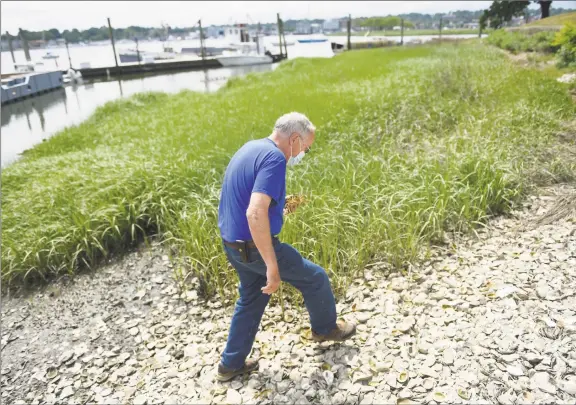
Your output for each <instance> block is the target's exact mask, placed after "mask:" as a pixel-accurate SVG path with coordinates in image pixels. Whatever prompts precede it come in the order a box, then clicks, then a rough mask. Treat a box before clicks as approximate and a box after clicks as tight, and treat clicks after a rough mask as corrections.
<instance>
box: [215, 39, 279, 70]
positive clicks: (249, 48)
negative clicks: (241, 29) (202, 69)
mask: <svg viewBox="0 0 576 405" xmlns="http://www.w3.org/2000/svg"><path fill="white" fill-rule="evenodd" d="M235 46H236V47H237V49H236V50H235V51H224V52H222V56H217V57H216V60H217V61H218V62H220V64H221V65H222V66H226V67H227V66H249V65H264V64H267V63H272V62H273V59H272V57H271V56H270V55H268V54H267V53H264V54H262V53H258V51H256V50H255V49H254V44H250V43H244V44H237V45H235Z"/></svg>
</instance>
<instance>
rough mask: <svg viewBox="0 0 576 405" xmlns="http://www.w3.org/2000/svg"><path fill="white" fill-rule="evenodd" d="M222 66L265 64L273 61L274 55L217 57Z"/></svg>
mask: <svg viewBox="0 0 576 405" xmlns="http://www.w3.org/2000/svg"><path fill="white" fill-rule="evenodd" d="M216 60H217V61H218V62H220V64H221V65H222V66H225V67H228V66H250V65H265V64H268V63H272V62H273V60H272V57H270V56H268V55H237V56H219V57H217V58H216Z"/></svg>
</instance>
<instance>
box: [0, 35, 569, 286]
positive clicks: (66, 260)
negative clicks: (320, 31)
mask: <svg viewBox="0 0 576 405" xmlns="http://www.w3.org/2000/svg"><path fill="white" fill-rule="evenodd" d="M294 110H295V111H301V112H303V113H305V114H307V115H308V116H309V117H310V118H311V120H312V121H313V122H314V123H315V124H316V126H317V127H318V132H317V137H316V139H317V140H316V144H315V145H314V152H313V153H310V154H309V155H307V157H306V159H305V160H304V162H303V163H302V164H301V165H300V166H298V167H296V168H295V169H294V170H290V171H289V175H288V185H287V187H288V192H289V193H302V194H304V195H306V196H307V198H308V200H309V203H308V204H307V205H304V206H302V207H301V208H299V210H298V211H297V213H296V214H294V215H292V216H290V217H288V218H287V219H286V224H285V228H284V230H283V232H282V235H281V237H282V239H283V240H284V241H287V242H290V243H292V244H294V245H295V246H297V247H298V248H299V249H301V251H302V252H303V253H304V254H305V255H306V256H307V257H309V258H310V259H312V260H314V261H316V262H318V263H319V264H321V265H322V266H324V267H325V268H326V269H327V270H328V271H329V273H330V275H331V277H332V280H333V281H334V283H335V286H336V290H337V291H339V292H341V291H342V288H343V287H344V286H345V285H346V283H347V282H348V281H349V280H350V279H351V277H353V276H354V275H355V274H357V272H358V271H361V269H362V268H363V267H364V266H365V265H366V263H368V262H370V261H375V260H386V261H389V262H390V263H392V264H394V265H399V266H401V265H403V264H404V263H406V262H407V261H410V260H414V259H415V258H416V257H417V255H418V254H419V253H421V252H422V251H423V250H425V249H426V246H428V244H429V243H430V242H435V241H440V240H442V237H443V232H445V231H446V230H467V229H469V228H470V227H471V226H474V225H475V224H477V223H479V222H482V221H484V220H485V219H486V218H487V216H488V215H493V214H499V213H502V212H505V211H507V210H508V209H509V207H510V204H511V202H512V201H514V200H515V199H516V198H518V197H519V196H520V195H521V194H522V193H523V191H524V190H525V187H526V186H529V185H530V184H531V183H532V181H534V179H535V178H540V179H541V180H542V181H550V180H556V181H560V180H563V179H566V178H569V177H570V176H573V175H574V169H575V167H574V163H573V162H572V161H570V160H568V159H565V158H564V157H563V156H562V155H561V153H560V152H558V151H557V150H555V149H554V148H556V146H555V145H556V134H557V133H558V132H559V131H561V125H562V123H563V122H564V121H566V120H568V119H571V118H573V116H574V114H575V113H576V108H575V106H574V104H573V103H572V101H571V99H570V97H569V96H568V94H567V93H566V91H565V89H564V88H563V87H562V85H560V84H559V83H557V82H555V81H554V80H553V79H550V78H547V77H543V76H542V75H540V74H539V73H538V72H534V71H531V70H528V69H519V68H517V67H515V66H514V65H513V64H512V63H511V62H510V61H509V60H508V58H506V56H505V55H503V54H502V53H501V52H499V51H498V50H496V49H493V48H490V47H486V46H483V45H479V44H476V45H474V44H471V45H459V46H454V45H445V46H426V47H424V46H423V47H411V48H394V49H379V50H366V51H354V52H347V53H344V54H342V55H339V56H337V57H335V58H333V59H298V60H292V61H287V62H285V63H283V64H282V65H281V66H280V67H278V68H277V69H276V70H275V71H274V72H270V73H266V74H259V75H255V74H250V75H248V76H246V77H244V78H235V79H232V80H231V81H229V82H228V84H227V86H226V87H225V88H223V89H221V90H220V91H219V92H217V93H216V94H198V93H194V92H182V93H180V94H177V95H166V94H151V93H149V94H140V95H136V96H134V97H132V98H130V99H126V100H119V101H116V102H111V103H108V104H106V105H105V106H103V107H101V108H99V109H98V110H97V111H96V113H95V114H94V115H93V116H92V117H91V118H90V119H88V120H87V121H86V122H84V123H83V124H81V125H79V126H76V127H72V128H69V129H66V130H64V131H62V132H60V133H59V134H57V135H56V136H54V137H52V138H51V139H50V140H48V141H47V142H44V143H42V144H39V145H38V146H37V147H35V148H34V149H32V150H30V151H29V152H28V153H27V154H26V155H25V156H24V157H23V158H22V159H21V160H20V161H18V162H16V163H15V164H13V165H11V166H9V167H8V168H6V169H4V170H3V171H2V197H3V199H2V278H3V280H4V281H5V282H19V281H22V280H23V279H25V278H28V279H33V277H43V276H49V275H53V274H57V273H63V272H74V271H75V270H76V269H77V268H78V266H84V265H92V264H94V263H96V262H97V260H98V258H100V257H102V256H105V255H107V254H109V253H110V252H112V251H122V250H124V249H126V248H127V247H128V246H129V245H130V243H131V242H132V240H135V239H139V238H141V237H142V235H143V234H151V233H155V234H158V235H160V236H161V237H162V238H163V240H165V241H166V242H167V243H169V244H171V245H172V246H174V247H175V248H176V249H177V251H178V252H179V253H180V254H179V257H181V258H186V259H187V261H188V262H189V264H190V265H191V266H193V268H194V270H195V271H196V272H197V273H198V274H201V275H202V277H203V279H204V280H205V283H206V288H207V289H208V292H217V291H220V292H221V291H223V290H224V289H225V288H226V287H227V286H230V285H231V284H232V283H235V282H236V278H235V277H232V272H231V270H230V269H229V268H228V267H227V264H226V260H225V257H224V256H223V254H222V248H221V245H220V242H219V236H218V230H217V225H216V224H217V219H216V217H217V205H218V198H219V190H220V184H221V180H222V176H223V172H224V169H225V167H226V164H227V163H228V161H229V159H230V157H231V156H232V154H233V153H234V152H235V151H236V150H237V148H239V147H240V146H241V145H242V144H243V143H244V142H246V141H247V140H249V139H253V138H260V137H264V136H267V135H268V134H269V133H270V131H271V128H272V125H273V124H274V121H275V120H276V118H277V117H278V116H280V115H281V114H283V113H285V112H287V111H294Z"/></svg>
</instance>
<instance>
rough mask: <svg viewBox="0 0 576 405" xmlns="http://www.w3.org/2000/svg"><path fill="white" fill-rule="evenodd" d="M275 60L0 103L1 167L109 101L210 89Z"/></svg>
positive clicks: (100, 84)
mask: <svg viewBox="0 0 576 405" xmlns="http://www.w3.org/2000/svg"><path fill="white" fill-rule="evenodd" d="M276 66H277V65H259V66H242V67H235V68H221V69H214V70H205V71H197V72H182V73H172V74H156V75H154V74H149V75H146V76H137V77H127V78H122V79H115V80H102V81H94V82H89V83H84V84H80V85H72V86H68V87H66V88H64V89H59V90H57V91H53V92H50V93H46V94H42V95H40V96H38V97H34V98H30V99H27V100H23V101H20V102H17V103H14V104H7V105H5V106H2V134H1V141H2V145H1V151H2V156H1V157H2V167H4V166H6V165H7V164H9V163H11V162H12V161H14V159H16V158H17V157H18V154H20V153H22V152H23V151H24V150H26V149H29V148H31V147H32V146H34V145H35V144H37V143H39V142H42V141H43V140H44V139H46V138H48V137H50V136H51V135H53V134H54V133H56V132H58V131H60V130H62V129H64V128H66V127H69V126H72V125H77V124H79V123H81V122H82V121H84V120H85V119H86V118H88V117H89V116H90V115H91V114H92V113H93V112H94V110H95V109H96V108H97V107H98V106H101V105H103V104H105V103H106V102H108V101H112V100H115V99H117V98H120V97H129V96H131V95H133V94H135V93H140V92H144V91H163V92H168V93H176V92H179V91H181V90H184V89H189V90H194V91H198V92H213V91H216V90H218V89H219V88H220V87H222V86H223V85H224V84H225V83H226V80H228V79H229V78H230V77H233V76H238V75H244V74H246V73H250V72H266V71H270V70H272V69H274V68H275V67H276Z"/></svg>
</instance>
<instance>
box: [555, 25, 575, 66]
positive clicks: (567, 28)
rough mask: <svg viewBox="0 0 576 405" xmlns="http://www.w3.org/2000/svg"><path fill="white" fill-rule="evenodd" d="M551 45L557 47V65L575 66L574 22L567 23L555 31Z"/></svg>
mask: <svg viewBox="0 0 576 405" xmlns="http://www.w3.org/2000/svg"><path fill="white" fill-rule="evenodd" d="M552 45H554V46H556V47H559V48H560V50H559V51H558V54H557V57H558V67H576V24H572V23H568V24H566V25H564V27H562V29H561V30H560V31H558V32H557V33H556V36H555V37H554V40H553V41H552Z"/></svg>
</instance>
